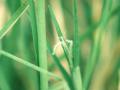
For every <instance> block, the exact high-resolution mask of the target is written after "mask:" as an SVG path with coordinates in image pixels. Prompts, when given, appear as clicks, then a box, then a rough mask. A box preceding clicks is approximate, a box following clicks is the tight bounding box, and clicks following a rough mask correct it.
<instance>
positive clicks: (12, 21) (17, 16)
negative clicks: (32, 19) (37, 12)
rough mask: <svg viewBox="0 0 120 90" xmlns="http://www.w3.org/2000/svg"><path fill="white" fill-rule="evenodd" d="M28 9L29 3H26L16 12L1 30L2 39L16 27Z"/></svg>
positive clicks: (0, 36) (0, 37)
mask: <svg viewBox="0 0 120 90" xmlns="http://www.w3.org/2000/svg"><path fill="white" fill-rule="evenodd" d="M28 8H29V5H28V3H25V4H23V5H22V6H21V7H20V8H19V9H18V10H17V11H16V13H15V14H14V15H13V16H12V18H11V19H10V20H9V21H8V22H7V23H6V24H5V25H4V26H3V28H2V29H1V30H0V39H2V38H3V37H4V36H5V35H6V34H7V33H8V32H9V31H10V30H11V28H12V27H13V26H14V25H15V23H16V22H17V21H18V20H19V19H20V17H21V16H22V15H23V14H24V13H25V12H26V10H27V9H28Z"/></svg>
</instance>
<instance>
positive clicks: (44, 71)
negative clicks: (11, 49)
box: [0, 50, 60, 79]
mask: <svg viewBox="0 0 120 90" xmlns="http://www.w3.org/2000/svg"><path fill="white" fill-rule="evenodd" d="M0 54H1V55H4V56H6V57H8V58H10V59H12V60H14V61H16V62H18V63H21V64H23V65H25V66H27V67H29V68H31V69H33V70H35V71H38V72H40V73H43V74H47V75H50V76H53V77H55V78H57V79H60V77H58V76H57V75H55V74H53V73H51V72H48V71H46V70H44V69H42V68H40V67H38V66H36V65H34V64H32V63H29V62H28V61H27V60H23V59H21V58H19V57H16V56H14V55H12V54H10V53H8V52H6V51H3V50H0Z"/></svg>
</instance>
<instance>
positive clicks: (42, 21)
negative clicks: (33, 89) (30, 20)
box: [36, 0, 48, 90]
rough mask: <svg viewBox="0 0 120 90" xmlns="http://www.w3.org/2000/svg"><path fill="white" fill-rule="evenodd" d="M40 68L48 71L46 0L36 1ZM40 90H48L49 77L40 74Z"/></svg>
mask: <svg viewBox="0 0 120 90" xmlns="http://www.w3.org/2000/svg"><path fill="white" fill-rule="evenodd" d="M36 15H37V16H36V17H37V33H38V35H37V36H38V51H39V53H38V54H39V56H38V57H39V66H40V67H41V68H43V69H45V70H47V47H46V46H47V44H46V18H45V0H37V1H36ZM40 90H48V76H47V75H44V74H43V73H40Z"/></svg>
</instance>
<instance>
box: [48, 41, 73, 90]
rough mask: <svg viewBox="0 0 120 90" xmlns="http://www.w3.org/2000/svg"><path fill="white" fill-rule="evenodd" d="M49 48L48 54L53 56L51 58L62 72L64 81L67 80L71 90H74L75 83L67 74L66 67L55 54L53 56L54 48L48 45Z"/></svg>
mask: <svg viewBox="0 0 120 90" xmlns="http://www.w3.org/2000/svg"><path fill="white" fill-rule="evenodd" d="M47 47H48V52H49V53H50V54H51V56H52V58H53V59H52V60H53V61H54V63H55V64H56V65H57V67H58V68H59V70H60V72H61V74H62V75H63V77H64V79H65V80H66V82H67V84H68V86H69V87H70V89H71V90H74V86H73V82H72V79H71V77H70V75H69V74H68V73H67V72H66V70H65V69H64V67H63V66H62V64H61V63H60V60H59V59H58V57H57V56H56V55H55V54H52V53H53V51H52V48H51V46H50V45H49V43H48V44H47Z"/></svg>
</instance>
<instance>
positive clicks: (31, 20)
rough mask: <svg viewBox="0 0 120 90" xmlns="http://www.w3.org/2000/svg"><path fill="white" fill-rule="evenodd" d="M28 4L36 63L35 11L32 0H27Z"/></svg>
mask: <svg viewBox="0 0 120 90" xmlns="http://www.w3.org/2000/svg"><path fill="white" fill-rule="evenodd" d="M29 5H30V9H29V10H30V12H29V13H30V23H31V26H32V36H33V44H34V49H35V55H36V59H37V60H36V61H37V64H38V53H39V52H38V36H37V24H36V13H35V3H34V1H33V0H29Z"/></svg>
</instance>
